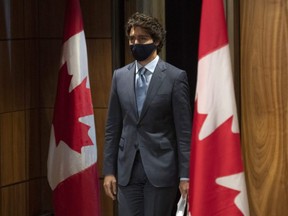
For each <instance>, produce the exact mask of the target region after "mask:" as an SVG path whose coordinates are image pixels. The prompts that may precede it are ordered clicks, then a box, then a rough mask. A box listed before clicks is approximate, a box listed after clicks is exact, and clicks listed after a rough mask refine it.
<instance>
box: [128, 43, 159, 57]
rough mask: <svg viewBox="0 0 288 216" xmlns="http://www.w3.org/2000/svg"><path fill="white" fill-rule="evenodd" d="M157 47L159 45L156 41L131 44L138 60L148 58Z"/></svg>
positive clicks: (134, 55)
mask: <svg viewBox="0 0 288 216" xmlns="http://www.w3.org/2000/svg"><path fill="white" fill-rule="evenodd" d="M156 48H157V46H156V45H155V44H154V43H151V44H134V45H130V49H131V52H132V55H133V57H134V58H135V59H136V60H137V61H144V60H145V59H147V58H148V57H149V56H150V55H151V53H152V52H153V51H154V50H155V49H156Z"/></svg>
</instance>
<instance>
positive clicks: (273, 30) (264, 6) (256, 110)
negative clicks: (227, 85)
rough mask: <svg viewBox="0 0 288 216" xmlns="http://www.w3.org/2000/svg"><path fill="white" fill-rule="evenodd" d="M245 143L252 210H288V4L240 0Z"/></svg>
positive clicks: (260, 213) (261, 213)
mask: <svg viewBox="0 0 288 216" xmlns="http://www.w3.org/2000/svg"><path fill="white" fill-rule="evenodd" d="M240 6H241V8H240V9H241V10H240V17H241V26H240V32H241V110H242V116H241V121H242V127H241V130H242V143H243V147H244V152H245V162H246V171H247V172H246V176H247V183H248V190H249V200H250V209H251V215H257V216H271V215H275V216H282V215H288V205H287V203H288V181H287V178H288V172H287V164H288V151H287V140H288V133H287V131H288V68H287V62H288V5H287V1H282V0H277V1H271V0H244V1H240Z"/></svg>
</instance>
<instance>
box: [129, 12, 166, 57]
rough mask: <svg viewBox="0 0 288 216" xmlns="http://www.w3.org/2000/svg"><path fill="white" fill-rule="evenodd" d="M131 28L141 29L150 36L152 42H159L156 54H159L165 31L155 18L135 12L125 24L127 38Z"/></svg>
mask: <svg viewBox="0 0 288 216" xmlns="http://www.w3.org/2000/svg"><path fill="white" fill-rule="evenodd" d="M132 27H140V28H143V29H144V30H145V31H147V33H148V34H149V35H150V36H151V38H152V39H153V41H154V42H159V45H158V46H157V53H160V51H161V49H162V47H163V44H164V43H165V39H166V38H165V37H166V31H165V30H164V29H163V27H162V25H161V24H160V23H159V21H158V20H157V19H156V18H155V17H151V16H148V15H146V14H143V13H139V12H136V13H134V14H133V15H132V16H131V17H130V18H129V20H128V22H127V24H126V36H127V37H129V34H130V30H131V28H132Z"/></svg>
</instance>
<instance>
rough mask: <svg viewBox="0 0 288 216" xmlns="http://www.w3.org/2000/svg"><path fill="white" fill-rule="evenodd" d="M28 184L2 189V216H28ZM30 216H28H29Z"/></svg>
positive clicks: (0, 210)
mask: <svg viewBox="0 0 288 216" xmlns="http://www.w3.org/2000/svg"><path fill="white" fill-rule="evenodd" d="M26 196H27V184H26V183H22V184H17V185H13V186H9V187H4V188H1V200H2V203H1V208H0V215H2V216H10V215H11V216H12V215H13V216H26V215H27V203H26ZM27 216H28V215H27Z"/></svg>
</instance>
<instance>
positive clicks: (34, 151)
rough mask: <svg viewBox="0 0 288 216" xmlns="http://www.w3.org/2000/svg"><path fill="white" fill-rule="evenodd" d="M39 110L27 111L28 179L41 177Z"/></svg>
mask: <svg viewBox="0 0 288 216" xmlns="http://www.w3.org/2000/svg"><path fill="white" fill-rule="evenodd" d="M39 122H40V121H39V110H38V109H35V110H27V111H26V113H25V142H26V158H27V160H26V161H27V163H26V166H27V167H26V170H27V177H28V179H33V178H39V177H41V163H40V162H41V149H40V148H41V145H40V143H39V141H40V126H39Z"/></svg>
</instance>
